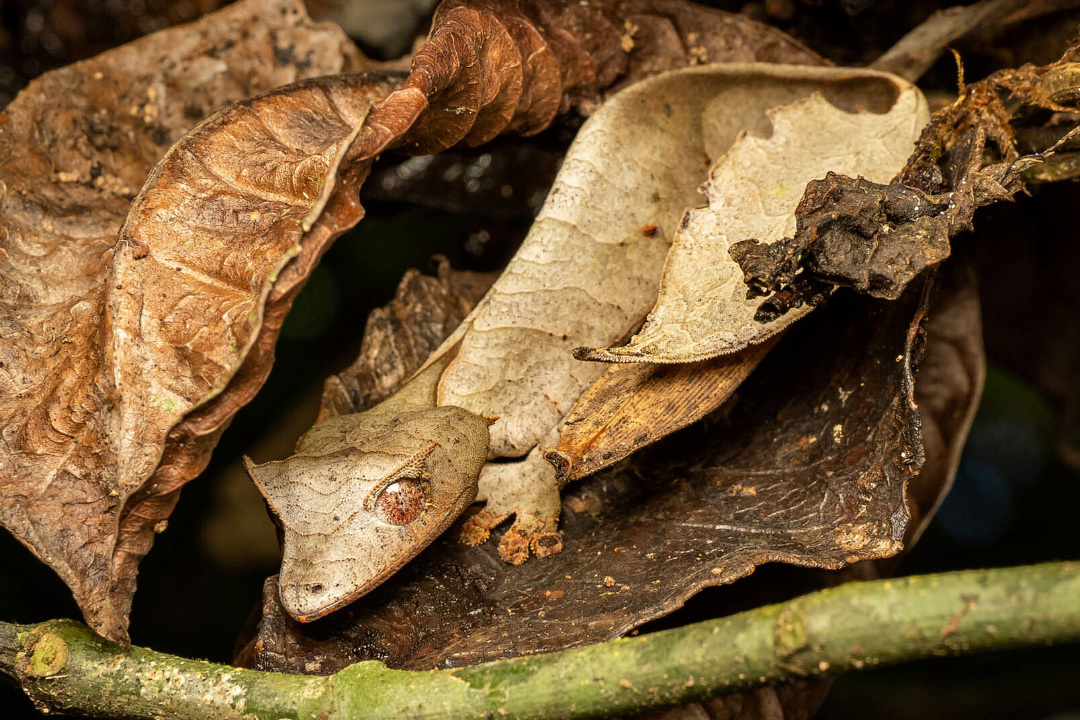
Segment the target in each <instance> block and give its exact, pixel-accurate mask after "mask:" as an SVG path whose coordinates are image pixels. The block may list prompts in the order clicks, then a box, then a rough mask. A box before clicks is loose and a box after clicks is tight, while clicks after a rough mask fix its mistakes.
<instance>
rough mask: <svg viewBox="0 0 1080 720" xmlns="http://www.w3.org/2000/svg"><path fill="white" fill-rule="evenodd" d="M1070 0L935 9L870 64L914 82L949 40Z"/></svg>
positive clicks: (1009, 0) (1012, 0)
mask: <svg viewBox="0 0 1080 720" xmlns="http://www.w3.org/2000/svg"><path fill="white" fill-rule="evenodd" d="M1077 4H1078V3H1076V2H1074V1H1072V0H1055V1H1053V2H1048V1H1047V0H982V2H977V3H975V4H973V5H957V6H954V7H950V8H945V9H944V10H938V11H937V12H935V13H934V14H933V15H931V16H930V17H929V18H927V19H926V20H925V21H924V22H922V23H920V24H919V25H917V26H916V27H915V28H914V29H913V30H911V32H909V33H908V34H907V35H905V36H904V37H902V38H900V40H899V41H898V42H897V43H896V44H895V45H893V46H892V47H891V48H889V49H888V50H887V51H886V52H885V54H884V55H882V56H881V57H879V58H878V59H877V60H875V61H874V62H873V63H872V64H871V65H870V67H872V68H874V69H875V70H884V71H886V72H891V73H895V74H896V75H899V76H900V77H902V78H905V79H906V80H910V81H911V82H915V81H916V80H918V79H919V78H920V77H922V75H923V73H925V72H926V71H927V70H929V69H930V66H931V65H933V64H934V62H935V61H936V60H937V59H938V57H940V56H941V54H942V53H943V52H945V48H946V47H947V46H948V44H949V43H951V42H955V41H956V40H959V39H960V38H962V37H965V36H967V35H971V34H973V33H976V32H979V31H982V30H986V29H988V28H991V27H993V26H995V25H1002V26H1003V25H1009V24H1012V23H1014V22H1019V21H1020V20H1029V19H1031V18H1033V17H1037V16H1039V15H1043V14H1047V13H1051V12H1058V11H1061V10H1068V9H1071V8H1073V7H1075V6H1076V5H1077Z"/></svg>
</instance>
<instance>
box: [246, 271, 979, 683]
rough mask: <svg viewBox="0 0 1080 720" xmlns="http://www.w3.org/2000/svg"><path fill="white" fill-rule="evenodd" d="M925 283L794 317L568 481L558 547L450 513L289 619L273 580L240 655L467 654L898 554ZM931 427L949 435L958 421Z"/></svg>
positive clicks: (968, 384)
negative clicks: (702, 391)
mask: <svg viewBox="0 0 1080 720" xmlns="http://www.w3.org/2000/svg"><path fill="white" fill-rule="evenodd" d="M925 289H926V288H925V287H913V288H911V289H909V291H908V292H906V293H905V294H904V295H903V296H902V298H901V299H900V300H898V301H896V302H884V301H879V300H870V301H867V300H862V299H859V298H856V297H854V296H844V297H842V298H837V299H836V301H835V302H834V303H833V304H832V305H831V306H830V307H828V308H827V309H826V310H825V311H823V312H820V313H815V316H814V317H812V318H811V319H810V320H808V321H805V324H800V325H797V326H795V327H794V328H793V329H792V330H790V331H789V332H788V333H787V334H786V335H785V336H784V338H783V339H782V340H781V341H780V343H779V345H778V346H777V348H776V350H775V351H774V352H772V353H770V354H769V355H768V357H767V358H766V359H765V360H764V361H763V363H762V365H761V367H759V368H758V370H757V372H755V374H754V375H752V376H751V377H750V379H749V380H748V381H747V382H746V383H745V384H744V385H743V386H742V388H740V390H739V391H738V393H737V394H736V397H735V398H734V399H733V400H732V401H731V403H729V404H728V405H726V406H725V407H724V408H723V409H721V410H720V411H718V413H719V414H717V415H714V416H712V417H710V418H708V419H706V420H705V421H704V422H703V423H699V424H698V425H695V426H693V427H691V428H688V429H687V430H684V431H683V432H681V433H679V434H676V435H673V436H670V437H669V438H667V439H665V440H664V441H661V442H660V443H658V444H656V445H654V446H652V447H650V448H648V449H646V450H644V451H641V452H640V453H639V454H638V455H636V456H634V457H633V458H631V459H630V460H629V461H628V462H626V463H623V464H621V465H619V466H616V467H615V468H612V469H609V470H606V471H604V472H601V473H600V474H598V475H595V476H593V477H590V478H587V479H586V480H583V481H582V482H581V483H580V484H578V485H576V486H572V487H571V488H569V489H568V490H567V491H566V492H565V493H564V502H563V518H564V521H563V523H564V524H563V532H564V535H563V543H564V548H565V549H564V551H563V552H562V553H560V554H557V555H554V556H552V557H550V558H547V559H544V560H540V561H532V562H528V563H525V564H523V565H520V566H510V565H507V564H506V563H503V562H502V561H501V560H499V558H498V556H497V553H496V548H495V547H494V544H493V543H492V542H490V541H489V542H488V543H486V544H484V545H482V546H480V547H476V548H468V547H465V546H463V545H462V544H460V543H459V542H458V541H457V539H456V533H455V532H454V531H453V530H451V531H450V532H448V533H446V534H445V535H444V536H443V538H442V539H440V540H439V541H437V542H436V543H435V544H434V545H433V546H432V547H431V548H429V549H428V550H427V551H425V552H424V553H423V554H421V555H420V556H419V557H418V558H417V559H416V560H414V561H413V562H412V563H411V564H410V565H408V566H406V568H405V569H404V570H402V571H401V572H400V573H399V574H398V575H396V576H395V577H393V578H391V579H390V580H389V581H388V582H387V583H386V584H385V585H383V586H381V587H380V588H378V589H376V590H375V591H374V592H372V593H371V594H369V595H367V596H365V597H363V598H361V599H360V600H359V601H357V602H356V603H354V604H353V605H351V606H349V607H347V608H345V609H344V610H342V611H340V612H338V613H335V614H334V615H331V616H330V617H328V618H326V619H324V620H320V621H317V622H315V623H312V624H308V625H303V626H301V625H299V624H297V623H295V622H294V621H292V620H291V619H289V618H288V617H287V615H286V614H285V613H284V611H283V610H282V609H281V608H280V605H279V603H278V601H277V598H276V587H277V585H276V581H275V580H276V579H275V578H271V579H270V580H268V581H267V583H266V585H265V587H264V602H263V617H262V622H261V625H260V629H259V635H258V638H257V640H256V641H254V642H253V644H251V645H249V647H248V650H247V651H246V655H242V657H247V658H248V662H250V663H252V664H254V665H255V666H257V667H261V668H265V669H274V670H285V671H290V672H308V673H315V672H318V673H323V672H331V671H333V670H336V669H338V668H340V667H343V666H344V665H346V664H348V663H351V662H355V661H357V660H362V659H372V658H374V659H380V660H383V661H385V662H386V663H387V664H388V665H390V666H392V667H403V668H416V669H426V668H431V667H435V666H457V665H465V664H470V663H475V662H480V661H483V660H489V659H494V658H499V657H506V656H513V655H521V654H528V653H533V652H543V651H551V650H556V649H560V648H565V647H571V646H576V645H582V644H586V643H590V642H597V641H601V640H605V639H609V638H612V637H616V636H619V635H621V634H624V633H626V632H627V631H629V630H630V629H632V628H633V627H635V626H638V625H640V624H642V623H644V622H647V621H649V620H651V619H653V618H656V617H659V616H662V615H664V614H666V613H668V612H671V611H672V610H674V609H676V608H678V607H679V606H681V605H682V603H683V602H685V600H686V599H687V598H688V597H689V596H691V595H693V594H694V593H695V592H697V591H699V590H700V589H702V588H704V587H708V586H712V585H719V584H724V583H730V582H733V581H734V580H737V579H739V578H741V577H744V576H746V575H748V574H749V573H751V572H753V570H754V568H755V567H756V566H758V565H760V564H761V563H765V562H776V561H780V562H788V563H793V564H798V565H804V566H811V567H821V568H838V567H842V566H844V565H845V564H847V563H851V562H857V561H861V560H866V559H872V558H883V557H888V556H891V555H894V554H896V553H897V552H899V550H900V549H901V546H902V541H903V539H904V537H905V532H906V531H907V529H908V520H909V508H908V507H907V506H906V505H905V489H906V488H907V487H908V485H909V483H910V481H911V480H912V479H913V478H914V477H916V475H917V472H918V469H919V467H920V466H921V464H922V446H921V440H920V438H921V435H920V417H919V412H918V408H917V406H916V403H915V400H914V396H913V392H914V389H913V382H914V378H913V376H912V374H911V369H912V367H913V365H914V364H915V363H916V360H917V357H918V356H919V355H920V354H921V352H922V350H921V349H922V346H923V338H922V334H921V331H920V329H919V325H920V322H921V321H922V319H923V317H924V315H925V311H926V305H927V295H928V294H927V293H924V292H923V290H925ZM947 297H949V296H947ZM397 302H398V303H399V304H400V303H405V306H407V305H408V301H407V300H406V299H405V298H403V297H399V298H398V300H397ZM968 311H969V312H974V311H977V307H976V306H974V305H970V306H969V307H968ZM935 312H940V313H941V314H942V315H945V314H947V313H949V312H952V310H951V309H950V308H949V307H940V308H939V309H937V310H936V311H935ZM975 317H977V315H976V316H975ZM970 327H971V324H970V323H969V328H970ZM977 327H978V324H977V322H975V323H974V328H975V329H976V330H977ZM967 339H968V340H972V339H971V338H967ZM931 342H934V341H933V340H932V341H931ZM961 380H964V382H959V383H957V384H956V385H955V386H954V387H953V388H952V390H951V394H950V393H945V392H943V393H942V394H943V396H945V395H947V396H948V397H950V398H951V402H952V403H953V404H955V405H956V406H957V407H962V408H964V409H965V411H966V412H970V408H971V407H973V406H974V403H975V402H976V400H977V394H978V392H977V391H978V383H977V382H975V381H972V380H970V379H966V378H961ZM951 417H953V416H952V415H949V414H948V413H942V414H941V420H942V422H949V421H950V418H951ZM965 417H966V415H965ZM942 434H943V436H945V437H947V438H949V451H950V452H951V451H953V450H955V448H956V447H957V443H959V442H962V438H963V434H964V432H963V427H962V426H960V427H959V429H957V428H953V427H947V428H944V429H943V430H942ZM940 449H941V448H940V447H938V448H935V450H936V451H937V450H940ZM947 464H948V463H932V465H933V466H934V467H939V468H940V467H942V466H944V465H947ZM927 483H928V486H931V487H932V486H934V485H935V484H936V486H937V487H939V488H940V487H943V486H944V485H945V484H946V482H945V479H943V478H938V479H936V480H935V479H933V478H928V479H927Z"/></svg>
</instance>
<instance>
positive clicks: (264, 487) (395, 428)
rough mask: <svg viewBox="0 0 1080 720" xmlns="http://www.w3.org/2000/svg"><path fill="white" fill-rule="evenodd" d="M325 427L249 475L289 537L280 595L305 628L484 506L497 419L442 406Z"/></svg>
mask: <svg viewBox="0 0 1080 720" xmlns="http://www.w3.org/2000/svg"><path fill="white" fill-rule="evenodd" d="M376 410H378V408H375V409H374V410H371V411H368V412H364V413H357V414H355V415H342V416H338V417H334V418H329V419H327V420H324V421H322V422H320V423H318V424H317V425H315V427H313V428H312V430H311V431H310V432H309V433H308V434H307V435H306V436H305V437H304V440H303V441H302V442H301V444H300V446H299V448H298V452H297V453H296V454H295V455H293V456H291V457H289V458H287V459H285V460H281V461H276V462H268V463H263V464H261V465H255V464H253V463H252V462H251V461H250V460H248V459H247V458H245V464H246V466H247V470H248V473H249V474H250V475H251V478H252V480H254V481H255V484H256V485H257V486H258V488H259V490H260V491H261V492H262V494H263V496H264V497H265V498H266V500H267V503H268V504H269V505H270V509H271V510H272V511H273V513H274V514H275V515H276V516H277V518H278V522H279V524H280V525H281V528H282V530H283V536H284V537H283V548H282V561H281V573H280V575H279V576H278V591H279V595H280V598H281V604H282V606H283V607H284V608H285V610H286V611H287V612H288V613H289V615H291V616H292V617H293V618H295V619H296V620H298V621H300V622H310V621H312V620H317V619H318V618H321V617H323V616H324V615H326V614H328V613H330V612H333V611H334V610H337V609H338V608H341V607H343V606H345V605H347V604H349V603H350V602H352V601H353V600H356V599H357V598H359V597H360V596H362V595H364V594H366V593H367V592H369V591H371V590H372V589H374V588H375V587H377V586H378V585H379V584H380V583H382V582H383V581H384V580H386V579H387V578H388V577H389V576H390V575H392V574H393V573H394V572H395V571H397V570H398V569H399V568H401V566H402V565H404V564H405V563H407V562H408V561H409V560H411V559H412V558H414V557H415V556H416V555H417V554H418V553H419V552H420V551H421V550H423V549H424V548H425V547H427V546H428V545H429V544H430V543H431V542H432V541H433V540H434V539H435V538H436V537H438V536H439V535H440V534H441V533H442V532H443V531H444V530H446V529H447V528H448V527H449V526H450V525H451V524H452V523H453V522H454V520H455V519H457V517H458V516H459V515H460V514H461V513H462V512H463V511H464V510H465V508H467V507H468V506H469V504H470V503H471V502H472V501H473V500H474V499H475V498H476V490H477V481H478V479H479V476H480V470H481V469H482V468H483V466H484V462H485V460H486V457H487V451H488V421H487V419H486V418H483V417H480V416H478V415H474V414H472V413H470V412H468V411H466V410H463V409H461V408H456V407H450V406H443V407H437V408H427V409H423V410H416V411H411V412H405V413H401V414H396V415H394V416H392V417H385V415H386V413H383V416H379V415H378V414H377V413H376Z"/></svg>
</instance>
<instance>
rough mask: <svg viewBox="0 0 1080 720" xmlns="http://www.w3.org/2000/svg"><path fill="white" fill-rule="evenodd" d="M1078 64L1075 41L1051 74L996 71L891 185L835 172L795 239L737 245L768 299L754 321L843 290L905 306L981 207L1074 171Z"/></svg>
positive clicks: (805, 207) (965, 95) (819, 184)
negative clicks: (905, 295) (902, 299)
mask: <svg viewBox="0 0 1080 720" xmlns="http://www.w3.org/2000/svg"><path fill="white" fill-rule="evenodd" d="M1078 57H1080V45H1078V44H1074V45H1073V46H1072V47H1071V48H1070V49H1069V50H1068V51H1067V52H1066V53H1065V55H1064V56H1063V57H1062V58H1061V59H1060V60H1059V61H1057V62H1055V63H1052V64H1050V65H1046V66H1041V67H1036V66H1033V65H1025V66H1023V67H1020V68H1017V69H1006V70H999V71H997V72H995V73H993V74H992V75H990V76H989V77H987V78H986V79H984V80H981V81H979V82H977V83H974V84H972V85H969V86H967V87H966V88H964V89H963V91H962V94H961V97H960V98H959V99H958V100H957V102H955V103H953V104H950V105H948V106H946V107H945V108H943V109H941V110H939V111H938V112H937V113H935V114H934V116H933V118H932V119H931V122H930V124H929V125H927V127H926V128H925V129H924V130H923V133H922V136H921V137H920V138H919V142H918V143H917V145H916V148H915V152H914V154H913V155H912V156H911V158H910V159H909V160H908V163H907V165H906V166H905V167H904V169H903V170H902V171H901V172H900V174H899V175H897V177H896V178H895V179H894V180H893V181H892V182H891V183H890V184H888V185H881V184H878V183H872V182H868V181H866V180H864V179H861V178H860V179H854V180H853V179H851V178H848V177H844V176H841V175H829V176H828V177H826V178H825V179H824V180H818V181H814V182H812V183H810V184H809V185H808V186H807V188H806V193H805V195H804V196H803V200H802V202H801V203H800V205H799V208H798V211H797V213H796V217H797V229H796V232H795V235H794V236H793V237H791V238H786V239H784V240H783V241H780V242H777V243H773V244H772V245H762V244H759V243H758V242H757V241H756V240H753V239H747V240H743V241H741V242H739V243H736V244H735V245H734V246H733V247H732V250H731V254H732V257H733V258H734V259H735V260H736V261H737V262H738V263H739V265H740V266H741V268H742V270H743V272H744V274H745V279H746V282H747V284H748V285H750V286H751V287H752V288H754V290H755V291H756V292H757V293H758V294H761V295H769V297H768V298H767V299H766V300H764V301H763V303H762V305H761V306H760V308H759V309H758V313H757V319H758V320H759V321H761V322H767V321H770V320H772V319H774V318H776V317H778V316H779V315H782V314H784V313H786V312H787V311H789V310H791V309H792V308H795V307H799V306H800V305H802V304H803V303H817V302H820V300H821V299H822V298H823V297H825V296H826V295H827V294H828V293H829V292H831V289H832V288H833V287H834V286H835V285H846V286H851V287H854V288H855V289H856V290H858V291H860V292H864V293H868V294H870V295H873V296H875V297H885V298H896V297H898V296H899V294H900V293H901V292H902V291H903V289H904V288H905V287H906V286H907V284H908V283H910V282H911V281H912V279H913V278H915V277H916V276H917V275H919V274H920V273H921V272H922V271H923V270H924V269H925V268H927V267H931V266H933V265H935V264H937V263H939V262H940V261H941V260H943V259H944V258H946V257H948V255H949V253H950V250H951V248H950V240H951V238H952V237H954V236H955V235H956V234H957V233H960V232H961V231H963V230H968V229H970V228H971V227H972V218H973V216H974V213H975V210H976V208H978V207H981V206H984V205H989V204H991V203H995V202H999V201H1002V200H1009V199H1011V198H1012V197H1013V196H1014V195H1015V194H1016V193H1018V192H1022V191H1024V189H1025V187H1026V186H1025V180H1026V177H1025V172H1027V171H1031V172H1032V173H1038V172H1039V171H1040V170H1041V169H1040V168H1039V166H1040V165H1042V164H1044V163H1047V162H1049V163H1050V167H1049V168H1048V169H1045V170H1042V173H1043V174H1042V175H1039V174H1036V175H1034V178H1035V179H1041V180H1059V179H1064V178H1066V177H1068V176H1070V175H1071V174H1075V173H1076V172H1077V167H1080V165H1078V164H1077V163H1076V161H1075V160H1076V144H1077V143H1076V141H1075V140H1074V139H1073V136H1072V135H1073V133H1074V132H1075V131H1076V128H1077V117H1076V113H1075V111H1076V109H1077V101H1078V99H1080V63H1077V58H1078ZM1032 145H1034V147H1032ZM1025 152H1026V153H1027V154H1022V153H1025Z"/></svg>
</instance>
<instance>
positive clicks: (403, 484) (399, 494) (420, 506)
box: [373, 478, 425, 525]
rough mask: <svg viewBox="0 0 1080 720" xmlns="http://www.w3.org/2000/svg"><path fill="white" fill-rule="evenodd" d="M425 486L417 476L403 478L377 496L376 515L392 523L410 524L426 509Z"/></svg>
mask: <svg viewBox="0 0 1080 720" xmlns="http://www.w3.org/2000/svg"><path fill="white" fill-rule="evenodd" d="M424 505H425V503H424V486H423V484H422V483H421V482H420V481H419V480H418V479H416V478H401V479H400V480H396V481H395V482H392V483H390V484H389V485H387V486H386V489H384V490H383V491H382V492H381V493H379V496H378V497H377V498H375V507H374V508H373V509H374V511H375V516H376V517H377V518H379V519H380V520H382V521H383V522H385V523H389V524H391V525H408V524H409V523H411V522H412V521H413V520H415V519H416V518H418V517H420V513H421V512H423V510H424Z"/></svg>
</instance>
